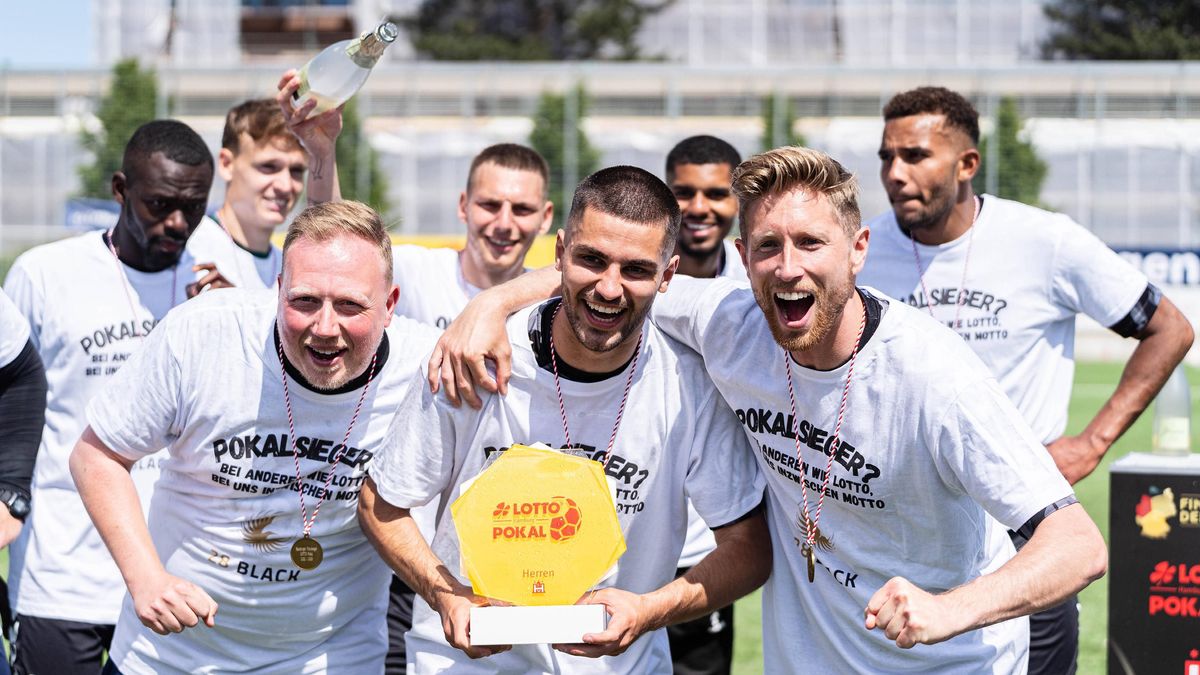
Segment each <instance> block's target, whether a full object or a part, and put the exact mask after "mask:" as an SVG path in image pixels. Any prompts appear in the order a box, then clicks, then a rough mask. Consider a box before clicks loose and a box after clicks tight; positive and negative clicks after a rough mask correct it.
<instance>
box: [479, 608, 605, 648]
mask: <svg viewBox="0 0 1200 675" xmlns="http://www.w3.org/2000/svg"><path fill="white" fill-rule="evenodd" d="M607 627H608V610H607V608H606V607H605V606H604V605H547V606H542V607H532V606H527V607H472V608H471V644H472V645H537V644H578V643H580V642H583V636H584V635H585V634H587V633H600V632H603V631H604V629H605V628H607Z"/></svg>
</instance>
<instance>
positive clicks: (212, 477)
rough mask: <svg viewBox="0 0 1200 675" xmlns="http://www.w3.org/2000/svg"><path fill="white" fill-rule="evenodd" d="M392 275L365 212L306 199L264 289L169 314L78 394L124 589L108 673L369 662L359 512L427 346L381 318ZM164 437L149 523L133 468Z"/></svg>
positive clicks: (76, 468) (92, 479) (378, 585)
mask: <svg viewBox="0 0 1200 675" xmlns="http://www.w3.org/2000/svg"><path fill="white" fill-rule="evenodd" d="M391 279H392V270H391V241H390V239H389V238H388V235H387V231H386V230H385V229H384V226H383V223H382V222H381V220H380V218H379V215H378V214H377V213H375V212H374V211H372V210H371V209H370V208H369V207H367V206H365V205H362V204H359V203H357V202H335V203H327V204H321V205H317V206H312V207H309V208H308V209H306V210H305V211H303V212H302V213H301V214H300V215H299V216H297V218H296V219H295V221H294V222H293V223H292V225H291V226H290V227H289V228H288V235H287V238H286V239H285V241H284V245H283V272H282V275H281V279H280V286H279V289H278V291H274V290H259V291H247V290H244V289H231V290H225V291H219V292H214V293H212V294H208V295H206V296H202V297H201V298H200V299H199V300H196V301H193V302H191V303H189V304H188V305H186V306H185V307H181V308H180V309H179V310H178V311H176V312H172V313H171V315H170V316H168V317H167V318H166V319H165V320H164V321H163V323H162V324H160V325H159V327H158V328H157V329H155V331H154V332H153V333H151V334H150V337H149V338H148V339H147V341H146V344H145V346H144V347H143V349H142V352H141V353H140V354H139V355H138V358H137V359H136V360H135V361H133V362H132V363H130V364H129V365H128V366H127V367H126V368H124V369H122V370H121V371H120V372H119V373H118V375H117V377H116V378H114V380H113V381H112V382H111V384H110V385H109V387H108V388H107V389H106V390H105V392H104V395H102V396H99V397H97V398H96V399H94V400H93V401H92V404H91V405H90V406H89V408H88V423H89V426H88V428H87V429H86V430H85V431H84V434H83V438H82V439H81V440H80V441H79V443H78V444H77V445H76V446H75V450H74V452H73V453H72V455H71V473H72V475H73V476H74V478H75V482H76V483H77V484H78V486H79V493H80V495H81V497H82V499H83V503H84V504H85V505H86V507H87V509H88V513H89V514H90V515H91V517H92V519H93V520H94V521H95V523H96V529H97V530H99V532H100V535H101V536H102V537H103V538H104V543H105V544H106V545H107V546H108V549H109V550H110V551H111V552H112V554H113V558H114V559H115V560H116V562H117V566H118V567H119V568H120V570H121V574H122V576H123V577H124V579H125V583H126V584H127V586H128V588H129V594H128V595H127V596H126V597H125V600H124V603H123V605H122V607H121V618H120V620H119V622H118V623H117V629H116V635H115V637H114V638H113V646H112V650H111V652H110V659H111V664H112V665H113V666H115V668H116V669H117V670H118V671H119V672H122V673H129V674H134V673H138V674H141V673H158V674H162V673H180V674H183V673H192V672H195V670H196V669H197V668H212V669H215V670H217V671H220V672H231V671H232V672H280V673H301V672H322V673H343V674H346V675H357V674H359V673H372V672H374V673H378V672H381V671H382V670H383V660H384V655H385V652H386V649H387V633H386V629H385V617H384V612H385V607H386V601H387V597H386V595H385V594H383V593H381V592H380V591H381V589H383V588H386V587H387V581H388V576H389V573H388V570H387V567H386V566H385V565H384V564H383V563H382V562H381V561H380V560H379V558H378V556H376V555H375V554H374V552H373V551H372V550H371V548H370V545H369V544H368V542H367V540H366V539H365V538H364V537H363V535H362V531H361V530H360V529H359V527H358V523H357V521H356V518H355V506H356V504H357V499H358V492H359V486H360V485H361V484H362V481H363V479H364V478H365V477H366V468H367V466H368V465H369V464H370V462H371V459H372V457H373V456H374V454H375V453H377V452H378V451H379V448H380V446H381V444H382V443H383V441H384V434H385V433H386V431H387V427H388V424H389V422H390V421H391V417H392V413H393V412H394V411H395V409H396V406H397V405H398V404H399V403H400V401H401V400H402V399H403V398H404V397H405V395H406V390H408V389H412V388H421V389H423V387H421V382H420V381H419V380H420V367H421V362H422V360H423V357H422V356H421V355H422V354H424V353H427V352H428V350H429V349H430V347H431V346H432V342H433V337H434V336H435V335H436V332H435V331H432V329H429V328H428V327H426V326H422V325H420V324H417V323H416V322H412V321H409V320H407V319H397V318H395V317H393V314H392V308H393V306H394V305H395V302H396V296H397V291H396V287H395V285H393V284H392V282H391ZM163 446H165V447H166V455H167V459H166V460H165V461H164V463H163V466H162V478H161V479H160V481H159V483H158V485H157V486H156V489H155V493H154V500H153V502H152V503H151V504H150V505H149V518H148V519H144V518H143V517H142V516H141V514H140V509H139V507H138V499H137V495H136V493H135V492H134V490H133V485H132V482H131V481H130V475H129V469H130V467H131V466H132V465H133V464H134V463H135V462H137V461H138V460H139V459H140V458H141V457H144V456H145V455H147V454H148V453H150V452H153V451H154V450H155V449H156V448H160V447H163ZM201 622H203V623H204V624H205V625H204V626H200V625H199V624H200V623H201ZM170 633H179V634H178V635H169V634H170Z"/></svg>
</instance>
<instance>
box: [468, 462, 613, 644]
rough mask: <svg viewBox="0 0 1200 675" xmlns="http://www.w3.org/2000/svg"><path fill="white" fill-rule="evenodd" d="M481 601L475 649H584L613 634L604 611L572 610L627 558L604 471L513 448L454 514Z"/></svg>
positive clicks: (475, 617)
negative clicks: (587, 640) (487, 603)
mask: <svg viewBox="0 0 1200 675" xmlns="http://www.w3.org/2000/svg"><path fill="white" fill-rule="evenodd" d="M450 510H451V513H452V515H453V518H454V525H455V528H456V529H457V531H458V537H459V545H460V547H461V551H462V561H463V568H464V570H465V571H466V574H467V577H468V578H469V579H470V580H471V585H472V587H473V588H474V591H475V593H477V594H478V595H481V596H485V597H488V598H494V599H496V600H499V601H502V602H505V603H511V604H512V605H513V606H511V607H508V606H504V607H497V606H492V607H472V608H471V635H470V641H471V644H472V645H498V644H504V645H510V644H567V643H582V642H583V636H584V635H585V634H593V633H600V632H603V631H604V630H605V628H606V627H607V621H608V612H607V610H606V605H604V604H575V603H576V601H578V600H579V599H580V598H581V597H582V596H583V595H584V594H585V593H587V591H588V590H589V589H591V588H592V587H593V586H595V584H596V583H597V582H598V581H599V580H600V579H602V578H604V576H605V575H606V573H607V572H608V571H609V570H610V569H611V568H612V567H613V565H615V564H616V562H617V559H618V558H620V557H621V554H622V553H624V552H625V539H624V537H623V536H622V534H621V527H620V524H619V523H618V521H617V513H616V508H615V506H614V505H613V500H612V495H611V493H610V491H609V487H608V481H607V480H606V479H605V477H604V468H603V466H601V464H600V463H599V462H597V461H595V460H591V459H587V458H584V457H579V456H575V455H569V454H564V453H560V452H557V451H554V450H550V449H538V448H532V447H528V446H522V445H516V446H513V447H512V448H510V449H509V450H508V451H506V452H505V453H504V454H503V455H501V457H500V458H499V459H497V460H496V461H495V462H494V463H493V464H492V465H491V466H490V467H488V468H487V469H486V470H484V471H483V472H482V473H481V474H480V475H479V477H478V478H477V479H476V480H475V481H474V482H473V483H472V484H471V485H470V487H468V488H467V489H466V490H465V491H464V492H463V494H462V496H460V497H459V498H458V499H457V500H455V502H454V503H453V504H452V505H451V507H450Z"/></svg>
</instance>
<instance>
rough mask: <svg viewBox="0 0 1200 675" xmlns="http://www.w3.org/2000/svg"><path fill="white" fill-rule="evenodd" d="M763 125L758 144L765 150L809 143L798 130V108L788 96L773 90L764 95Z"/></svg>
mask: <svg viewBox="0 0 1200 675" xmlns="http://www.w3.org/2000/svg"><path fill="white" fill-rule="evenodd" d="M762 127H763V134H762V136H761V137H760V138H759V142H758V145H759V147H760V148H762V151H763V152H766V151H767V150H770V149H771V148H778V147H780V146H783V145H801V146H803V145H808V139H806V138H804V134H801V133H797V132H796V109H795V107H794V106H793V105H792V100H791V99H790V98H788V97H786V96H779V95H777V94H775V93H774V92H772V93H770V94H768V95H767V96H764V97H763V100H762Z"/></svg>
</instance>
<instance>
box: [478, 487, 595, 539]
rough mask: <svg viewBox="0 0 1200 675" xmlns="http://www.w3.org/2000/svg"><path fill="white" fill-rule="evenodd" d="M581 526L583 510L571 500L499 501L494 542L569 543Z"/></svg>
mask: <svg viewBox="0 0 1200 675" xmlns="http://www.w3.org/2000/svg"><path fill="white" fill-rule="evenodd" d="M582 524H583V511H582V510H581V509H580V508H579V504H577V503H576V502H575V500H573V499H571V498H569V497H563V496H556V497H551V498H550V499H548V500H546V501H542V502H500V503H498V504H496V507H495V508H494V509H493V510H492V539H493V540H495V539H508V540H544V539H549V540H551V541H567V540H568V539H571V538H572V537H574V536H575V535H576V534H579V528H580V527H581V526H582Z"/></svg>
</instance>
